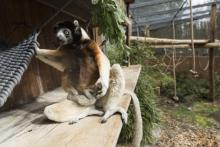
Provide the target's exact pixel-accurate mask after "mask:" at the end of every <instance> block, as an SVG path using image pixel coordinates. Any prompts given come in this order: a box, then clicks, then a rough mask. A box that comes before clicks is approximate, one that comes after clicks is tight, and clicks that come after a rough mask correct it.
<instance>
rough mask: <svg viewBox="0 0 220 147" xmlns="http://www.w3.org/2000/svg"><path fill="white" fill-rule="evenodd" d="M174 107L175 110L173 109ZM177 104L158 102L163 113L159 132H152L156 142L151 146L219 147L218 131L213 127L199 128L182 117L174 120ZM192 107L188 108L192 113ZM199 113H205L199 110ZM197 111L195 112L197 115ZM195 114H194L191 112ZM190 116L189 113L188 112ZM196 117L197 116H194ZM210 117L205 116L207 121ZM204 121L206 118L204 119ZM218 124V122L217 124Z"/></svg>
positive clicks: (167, 101) (168, 101) (219, 130)
mask: <svg viewBox="0 0 220 147" xmlns="http://www.w3.org/2000/svg"><path fill="white" fill-rule="evenodd" d="M175 107H176V108H175ZM178 107H179V104H177V103H175V102H173V101H172V100H167V99H166V100H165V101H164V100H163V102H160V108H161V110H162V111H163V113H162V120H161V124H160V126H159V128H160V129H159V131H158V129H157V131H156V132H155V131H154V134H156V135H155V136H156V137H157V141H156V143H155V144H154V145H153V146H158V147H220V129H219V128H217V127H215V125H212V124H211V125H210V126H208V127H207V126H206V127H203V126H200V125H199V124H195V123H193V122H192V121H188V120H187V119H188V118H186V117H184V115H180V117H178V118H175V115H172V114H173V113H176V112H175V111H177V108H178ZM193 108H194V107H189V109H190V110H189V111H192V112H193V110H191V109H193ZM200 111H201V113H206V112H205V111H204V110H200ZM198 112H199V110H198V109H197V110H196V113H198ZM193 113H195V112H193ZM189 115H190V112H189ZM195 116H197V115H195ZM209 116H210V115H207V119H209V118H208V117H209ZM205 119H206V118H205ZM217 123H219V122H217Z"/></svg>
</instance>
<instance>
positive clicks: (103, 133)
mask: <svg viewBox="0 0 220 147" xmlns="http://www.w3.org/2000/svg"><path fill="white" fill-rule="evenodd" d="M124 73H125V79H126V88H127V89H129V90H132V91H133V90H134V88H135V85H136V83H137V79H138V76H139V74H140V66H139V65H136V66H130V67H129V68H127V67H126V68H124ZM65 96H66V93H65V92H64V91H62V90H61V89H56V90H54V91H52V92H51V93H47V94H44V95H42V96H41V97H40V98H39V100H41V101H43V102H44V103H47V104H48V105H49V104H51V103H53V102H56V101H60V100H61V99H64V97H65ZM123 97H124V101H122V103H121V105H122V106H123V107H124V108H126V109H128V106H129V104H130V96H127V95H124V96H123ZM34 104H37V103H33V104H30V105H29V106H30V107H28V106H26V107H25V108H24V110H25V111H26V112H27V113H26V112H25V113H23V112H19V113H18V112H17V111H19V110H20V111H22V110H23V109H22V108H20V109H19V110H17V111H13V112H14V113H17V114H18V115H19V116H20V115H24V116H25V115H26V116H28V117H23V119H24V120H23V121H20V123H19V124H18V123H14V125H10V126H11V128H9V127H8V125H7V124H4V123H2V124H1V126H3V128H2V129H4V126H6V127H7V131H6V130H5V132H4V131H2V132H1V134H0V147H6V146H7V147H14V146H18V147H30V146H34V147H39V146H40V147H50V146H53V147H60V146H67V147H73V146H80V147H88V146H89V147H103V146H104V147H113V146H116V144H117V140H118V137H119V134H120V131H121V128H122V121H121V118H120V116H119V115H115V116H113V117H111V118H110V119H109V120H108V122H107V123H105V124H101V123H100V117H96V116H92V117H87V118H85V119H83V120H80V122H79V123H77V124H74V125H69V124H68V123H54V122H51V121H49V120H47V119H46V118H45V117H44V116H43V114H42V110H43V108H44V105H43V106H42V108H41V109H40V110H38V113H37V112H35V114H32V113H29V112H31V110H32V109H33V108H32V107H33V106H34ZM39 105H40V104H38V106H39ZM28 111H29V112H28ZM10 114H11V112H6V113H5V114H1V115H0V122H3V121H2V120H4V122H7V118H8V119H10V120H12V118H11V117H10ZM12 114H13V113H12ZM3 115H4V117H1V116H3ZM16 116H17V115H16ZM16 116H15V120H13V121H15V122H16V119H17V118H16ZM21 126H22V129H20V127H21ZM2 136H4V139H2ZM5 136H7V138H6V137H5Z"/></svg>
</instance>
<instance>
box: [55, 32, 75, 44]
mask: <svg viewBox="0 0 220 147" xmlns="http://www.w3.org/2000/svg"><path fill="white" fill-rule="evenodd" d="M56 37H57V39H58V41H59V42H60V44H62V45H67V44H71V43H72V42H73V36H72V32H71V30H70V29H68V28H61V29H59V30H58V31H57V33H56Z"/></svg>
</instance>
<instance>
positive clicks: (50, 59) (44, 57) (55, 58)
mask: <svg viewBox="0 0 220 147" xmlns="http://www.w3.org/2000/svg"><path fill="white" fill-rule="evenodd" d="M36 54H37V55H36V57H37V58H38V59H40V60H41V61H42V62H44V63H46V64H48V65H50V66H52V67H54V68H56V69H57V70H59V71H61V72H63V71H64V65H63V64H62V63H61V62H60V58H61V57H62V56H63V54H62V53H61V52H60V50H59V49H56V50H49V49H39V48H38V47H37V48H36Z"/></svg>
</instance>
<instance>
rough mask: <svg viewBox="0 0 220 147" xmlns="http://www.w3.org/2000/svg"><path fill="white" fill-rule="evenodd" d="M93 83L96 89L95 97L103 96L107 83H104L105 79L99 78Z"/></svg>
mask: <svg viewBox="0 0 220 147" xmlns="http://www.w3.org/2000/svg"><path fill="white" fill-rule="evenodd" d="M95 85H96V87H97V89H98V90H97V92H96V97H97V98H101V97H103V96H104V95H105V94H106V92H107V90H108V83H106V82H105V81H103V80H101V79H98V80H97V82H96V84H95Z"/></svg>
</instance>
